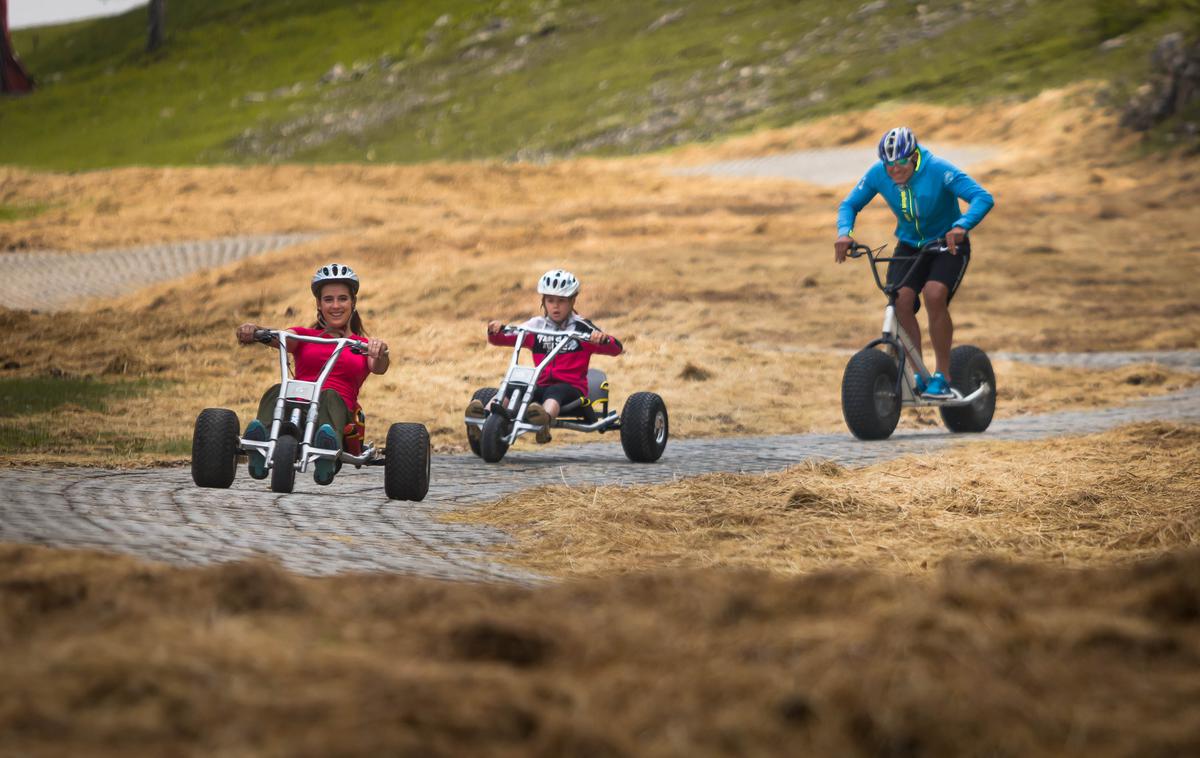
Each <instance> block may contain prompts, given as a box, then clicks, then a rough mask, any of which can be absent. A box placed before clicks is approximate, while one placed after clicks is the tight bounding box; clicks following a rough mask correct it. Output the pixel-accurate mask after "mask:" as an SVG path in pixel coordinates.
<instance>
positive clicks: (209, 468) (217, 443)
mask: <svg viewBox="0 0 1200 758" xmlns="http://www.w3.org/2000/svg"><path fill="white" fill-rule="evenodd" d="M238 428H239V427H238V418H237V414H236V413H234V412H233V411H231V410H229V409H227V408H205V409H204V410H202V411H200V415H199V416H197V417H196V427H195V429H194V430H193V432H192V481H193V482H195V483H196V486H197V487H208V488H211V489H228V488H229V486H230V485H231V484H233V479H234V477H235V476H236V475H237V456H238Z"/></svg>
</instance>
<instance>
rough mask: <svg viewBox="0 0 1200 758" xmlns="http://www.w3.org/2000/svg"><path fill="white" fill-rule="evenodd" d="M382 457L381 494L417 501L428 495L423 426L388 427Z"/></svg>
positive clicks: (427, 453) (426, 434) (427, 458)
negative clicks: (385, 445) (382, 492)
mask: <svg viewBox="0 0 1200 758" xmlns="http://www.w3.org/2000/svg"><path fill="white" fill-rule="evenodd" d="M383 455H384V457H383V491H384V492H386V493H387V496H388V498H390V499H392V500H411V501H413V502H419V501H421V500H424V499H425V494H426V493H427V492H429V472H430V450H429V430H428V429H426V428H425V425H424V424H392V425H391V426H390V427H388V433H387V447H386V448H384V454H383Z"/></svg>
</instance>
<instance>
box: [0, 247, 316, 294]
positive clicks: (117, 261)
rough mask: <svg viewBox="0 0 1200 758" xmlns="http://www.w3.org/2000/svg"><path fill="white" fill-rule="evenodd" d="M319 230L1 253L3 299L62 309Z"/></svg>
mask: <svg viewBox="0 0 1200 758" xmlns="http://www.w3.org/2000/svg"><path fill="white" fill-rule="evenodd" d="M319 236H321V235H319V234H270V235H259V236H253V237H223V238H221V239H215V240H205V241H202V242H175V243H169V244H162V245H149V246H146V247H138V248H132V249H125V250H97V251H96V252H93V253H63V252H54V251H40V252H28V253H5V254H4V255H2V256H0V262H3V264H4V276H2V277H0V303H4V304H5V305H6V306H7V307H9V308H14V309H36V310H39V311H58V310H64V309H66V308H70V307H72V306H76V305H79V304H80V303H82V302H84V301H86V300H88V299H89V298H95V297H113V296H116V295H123V294H126V293H128V292H133V291H134V290H137V289H139V288H141V287H145V286H146V285H149V284H154V283H155V282H162V281H167V280H170V279H177V278H179V277H181V276H186V275H187V274H190V273H192V272H193V271H199V270H200V269H205V268H212V267H214V266H221V265H224V264H226V263H231V262H233V261H236V260H240V259H242V258H246V257H249V256H251V255H259V254H260V253H265V252H267V251H269V250H277V249H279V248H281V247H288V246H289V245H296V244H299V243H301V242H308V241H309V240H313V239H316V238H317V237H319Z"/></svg>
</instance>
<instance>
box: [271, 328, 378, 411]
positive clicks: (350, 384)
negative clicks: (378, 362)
mask: <svg viewBox="0 0 1200 758" xmlns="http://www.w3.org/2000/svg"><path fill="white" fill-rule="evenodd" d="M288 331H289V332H295V333H296V334H301V335H304V336H305V337H320V336H321V335H322V334H324V332H323V331H321V330H320V329H310V328H309V327H307V326H293V327H289V328H288ZM350 339H352V340H358V341H359V342H366V341H367V338H366V337H360V336H359V335H357V334H351V335H350ZM293 346H294V348H295V349H294V350H293V351H292V355H293V356H294V357H295V359H296V378H297V379H299V380H300V381H302V382H315V381H316V380H317V377H318V376H320V375H321V369H323V368H325V361H327V360H329V356H331V355H333V348H334V346H333V345H320V344H317V343H315V342H300V341H299V340H297V341H296V342H293V343H292V345H289V347H293ZM370 373H371V369H370V367H369V366H368V365H367V356H365V355H355V354H354V353H352V352H350V348H348V347H347V348H345V349H343V350H342V353H341V355H339V356H338V359H337V363H335V364H333V370H332V371H330V372H329V376H327V377H325V384H323V385H321V389H323V390H326V389H328V390H334V391H335V392H337V393H338V394H339V395H341V396H342V399H343V400H345V401H346V408H348V409H349V410H350V411H351V412H353V411H354V409H355V408H357V407H358V390H359V389H360V388H361V387H362V384H363V382H365V381H366V380H367V375H368V374H370Z"/></svg>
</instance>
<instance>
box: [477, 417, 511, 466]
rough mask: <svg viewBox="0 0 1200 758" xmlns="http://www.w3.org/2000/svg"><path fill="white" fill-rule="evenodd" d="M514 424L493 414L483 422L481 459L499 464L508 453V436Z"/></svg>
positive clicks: (480, 447)
mask: <svg viewBox="0 0 1200 758" xmlns="http://www.w3.org/2000/svg"><path fill="white" fill-rule="evenodd" d="M511 432H512V422H511V421H509V420H508V419H506V418H504V417H503V416H501V415H500V414H499V413H493V414H491V415H490V416H488V417H487V421H484V422H483V435H482V436H481V437H480V438H479V457H480V458H483V459H484V460H485V461H487V462H488V463H499V462H500V459H501V458H503V457H504V454H505V453H507V452H508V435H509V434H510V433H511Z"/></svg>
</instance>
